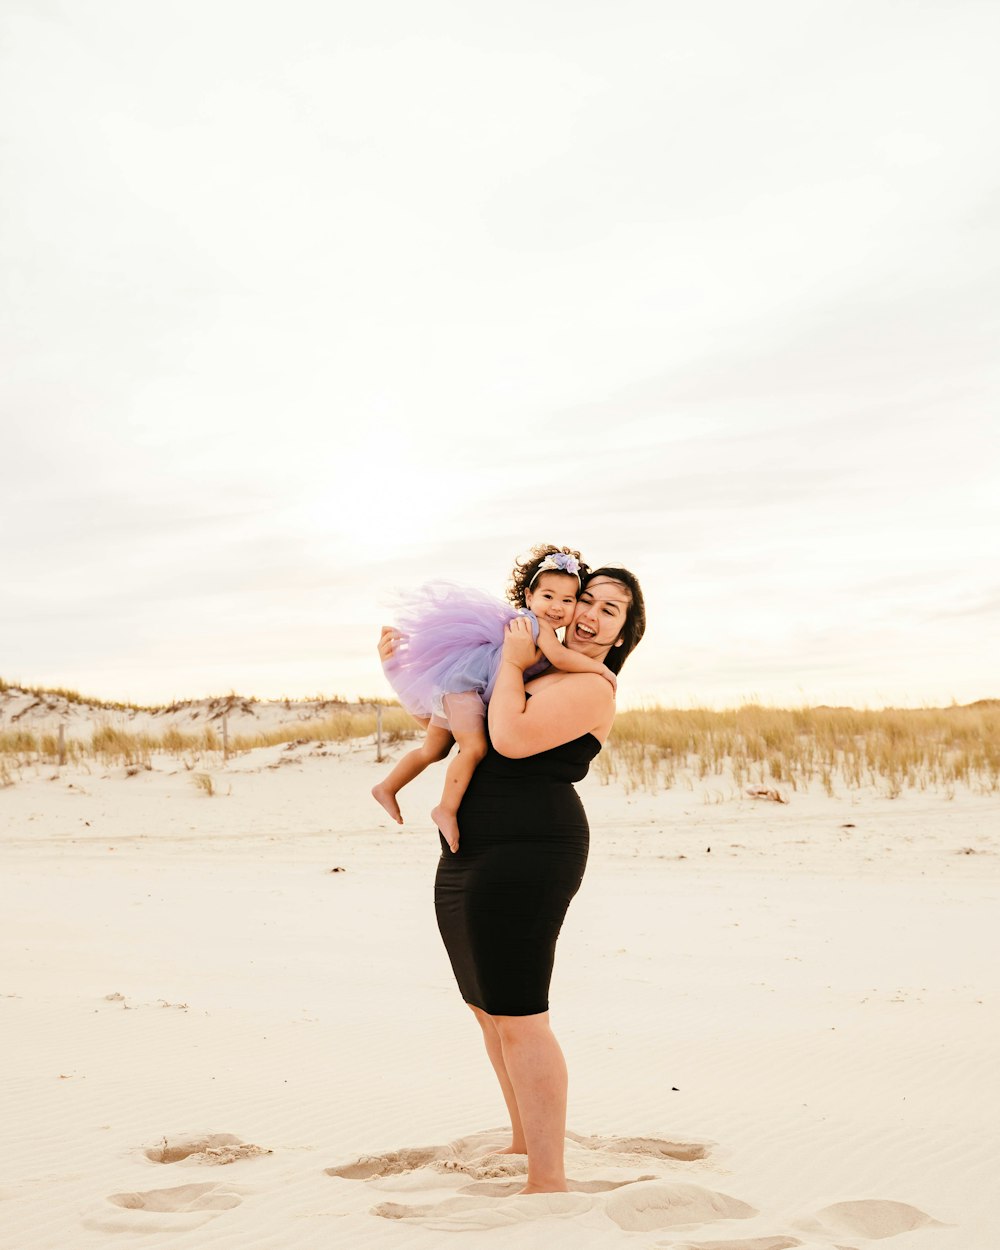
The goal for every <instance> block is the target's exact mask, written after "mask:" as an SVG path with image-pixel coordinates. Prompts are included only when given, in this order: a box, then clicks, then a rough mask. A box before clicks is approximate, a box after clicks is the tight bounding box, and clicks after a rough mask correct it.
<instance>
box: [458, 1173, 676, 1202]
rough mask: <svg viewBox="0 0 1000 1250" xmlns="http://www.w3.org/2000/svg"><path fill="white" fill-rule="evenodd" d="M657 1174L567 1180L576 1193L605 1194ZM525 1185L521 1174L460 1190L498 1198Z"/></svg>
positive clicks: (476, 1183) (649, 1179) (651, 1179)
mask: <svg viewBox="0 0 1000 1250" xmlns="http://www.w3.org/2000/svg"><path fill="white" fill-rule="evenodd" d="M655 1180H656V1177H655V1176H650V1175H646V1176H636V1177H634V1178H632V1179H626V1180H615V1181H607V1180H590V1181H573V1180H569V1181H567V1182H566V1183H567V1185H569V1189H570V1193H574V1194H605V1193H610V1192H611V1190H612V1189H621V1188H622V1186H624V1185H637V1184H638V1183H639V1182H640V1181H655ZM523 1185H524V1177H523V1176H521V1177H520V1178H519V1179H518V1180H516V1181H476V1182H475V1183H474V1184H472V1185H464V1186H463V1187H462V1188H461V1189H460V1190H459V1191H458V1192H459V1193H460V1194H492V1195H493V1196H494V1197H496V1198H509V1197H511V1196H512V1195H514V1194H516V1193H517V1191H518V1190H519V1189H520V1188H521V1187H522V1186H523Z"/></svg>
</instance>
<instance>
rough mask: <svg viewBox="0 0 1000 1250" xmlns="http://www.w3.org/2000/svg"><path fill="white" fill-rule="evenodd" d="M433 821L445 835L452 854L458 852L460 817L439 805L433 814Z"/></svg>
mask: <svg viewBox="0 0 1000 1250" xmlns="http://www.w3.org/2000/svg"><path fill="white" fill-rule="evenodd" d="M431 820H433V821H434V823H435V824H436V825H437V827H438V828H439V829H440V830H441V833H442V834H443V835H444V840H445V841H446V842H447V843H448V845H449V846H450V847H451V849H452V852H453V853H454V852H455V851H457V850H458V817H457V816H456V815H455V813H454V812H449V811H447V810H446V809H445V808H443V807H442V806H441V804H440V803H439V804H438V805H437V807H435V809H434V810H433V811H432V812H431Z"/></svg>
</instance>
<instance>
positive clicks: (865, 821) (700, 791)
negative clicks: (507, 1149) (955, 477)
mask: <svg viewBox="0 0 1000 1250" xmlns="http://www.w3.org/2000/svg"><path fill="white" fill-rule="evenodd" d="M394 749H395V750H396V751H397V752H398V751H399V750H401V749H403V748H402V747H397V748H394ZM374 756H375V753H374V749H373V747H372V745H371V743H370V742H359V743H353V744H348V745H345V746H340V747H332V746H330V745H326V746H317V745H315V744H312V743H304V744H300V745H298V746H295V747H293V748H291V749H290V750H289V749H286V748H283V747H274V748H266V749H261V750H257V751H254V752H251V753H249V754H246V755H242V756H239V757H237V758H235V759H233V760H230V761H229V763H228V764H227V765H225V766H221V765H220V766H218V767H213V768H211V769H208V770H207V771H209V772H210V774H211V777H212V779H213V784H214V788H215V791H216V793H215V795H214V797H209V796H208V795H206V794H205V793H203V792H201V791H199V790H198V789H197V787H196V786H195V785H194V784H193V781H192V777H193V774H192V773H191V772H188V771H186V770H185V769H184V768H183V767H182V766H181V765H180V763H179V762H178V760H177V759H174V758H172V757H168V756H165V755H157V756H154V758H153V768H152V770H151V771H143V772H140V773H138V774H137V775H134V776H131V777H126V776H125V771H124V769H122V768H113V769H104V768H102V767H101V766H100V765H99V764H95V763H93V762H91V764H90V766H89V771H88V769H87V768H86V767H83V766H78V765H73V766H67V767H64V768H63V769H61V770H57V769H54V768H51V767H49V768H40V769H38V770H37V771H35V772H31V771H30V770H28V771H26V772H25V773H24V774H23V775H22V777H21V779H20V781H19V782H18V783H17V784H16V785H13V786H10V787H8V788H6V789H4V790H2V791H0V856H2V864H0V873H2V885H0V895H2V899H0V901H2V907H0V938H2V950H3V960H2V967H3V973H2V982H0V1048H2V1059H0V1061H2V1070H3V1076H4V1081H3V1088H4V1095H3V1114H2V1116H0V1160H2V1162H0V1226H2V1228H3V1230H4V1232H3V1235H2V1238H0V1241H2V1244H3V1245H4V1246H10V1247H13V1248H16V1250H28V1248H32V1250H33V1248H36V1247H37V1248H42V1247H53V1248H56V1247H58V1248H59V1250H87V1248H89V1247H108V1246H129V1245H137V1246H138V1245H141V1246H143V1247H148V1248H150V1250H158V1248H163V1250H166V1248H168V1247H169V1248H170V1250H176V1248H183V1247H197V1248H198V1250H202V1248H205V1250H216V1248H218V1250H223V1248H230V1247H232V1248H235V1247H241V1248H242V1247H247V1246H251V1247H254V1248H255V1250H256V1248H259V1250H266V1248H271V1247H273V1248H279V1247H281V1248H284V1247H289V1248H292V1247H294V1248H296V1250H300V1248H301V1250H311V1248H313V1247H316V1248H319V1247H329V1246H352V1247H356V1246H361V1247H373V1248H375V1247H379V1248H381V1247H386V1248H389V1247H407V1248H411V1247H412V1248H414V1250H423V1248H424V1247H428V1248H429V1247H438V1246H454V1247H458V1248H460V1247H465V1246H469V1247H471V1246H476V1247H480V1246H495V1247H504V1248H507V1247H518V1248H520V1247H526V1248H527V1247H546V1248H548V1247H552V1246H566V1247H574V1248H577V1247H580V1248H584V1250H586V1248H589V1247H595V1248H597V1247H601V1248H602V1250H603V1248H605V1247H613V1246H636V1247H671V1248H672V1250H689V1248H690V1247H694V1246H699V1247H714V1248H715V1250H723V1248H725V1250H782V1248H784V1247H792V1246H802V1247H809V1248H817V1247H822V1248H823V1250H831V1248H832V1247H840V1248H841V1250H843V1248H845V1247H855V1248H860V1247H865V1246H870V1245H873V1244H875V1243H876V1242H879V1243H880V1244H882V1243H883V1242H884V1244H886V1245H889V1246H892V1247H894V1250H917V1248H919V1250H997V1247H1000V1196H998V1193H997V1177H998V1176H1000V1132H998V1128H997V1124H998V1116H1000V1096H998V1065H997V1054H998V1036H1000V1029H998V1023H1000V971H998V967H1000V961H998V960H997V958H996V938H997V924H996V918H997V915H998V910H997V903H998V897H1000V853H998V852H1000V797H998V796H995V795H994V796H985V795H981V794H975V793H970V792H968V791H963V790H961V789H960V790H959V791H958V793H957V794H956V795H955V797H954V798H951V799H949V798H947V797H946V796H945V795H943V794H940V793H934V792H930V791H928V792H919V791H916V792H915V791H904V793H903V794H902V795H901V796H900V797H899V798H898V799H895V800H891V799H888V798H886V797H883V796H881V795H879V794H877V793H876V792H874V791H860V792H849V791H844V792H843V793H841V794H839V795H837V796H836V797H833V798H830V797H827V796H826V795H825V794H823V793H822V789H821V787H819V786H817V787H815V788H814V791H813V792H811V793H801V792H800V793H796V794H792V795H790V798H791V801H790V802H789V803H788V804H787V805H779V804H776V803H773V802H767V801H762V800H753V799H750V798H749V797H747V796H745V795H740V794H739V793H738V791H737V790H736V789H735V787H733V786H732V785H728V786H727V784H726V783H725V779H719V778H715V779H712V784H706V783H702V782H699V781H697V780H695V779H693V778H687V777H684V776H682V777H681V778H680V782H679V784H678V786H677V787H675V788H674V789H672V790H670V791H668V792H665V793H660V794H649V793H643V792H637V793H631V794H628V793H626V792H625V791H624V790H623V789H622V787H621V786H620V785H619V784H617V783H612V784H610V785H602V784H601V781H600V779H599V778H598V777H597V776H596V775H593V776H591V777H590V778H588V779H587V781H585V782H584V783H583V784H582V785H581V787H580V791H581V794H582V796H583V799H584V802H585V804H586V806H587V809H588V813H589V815H590V819H591V826H592V850H591V859H590V864H589V867H588V870H587V876H586V879H585V882H584V885H583V888H582V889H581V892H580V894H579V895H578V896H577V898H576V900H575V901H574V903H573V905H572V907H571V908H570V912H569V915H568V917H567V921H566V924H565V927H564V930H563V936H562V938H561V941H560V946H559V950H558V956H557V964H556V972H555V978H554V982H553V987H552V1019H553V1024H554V1027H555V1029H556V1031H557V1034H558V1036H559V1038H560V1040H561V1042H562V1045H563V1048H564V1050H565V1052H566V1056H567V1060H568V1064H569V1070H570V1107H569V1129H570V1131H571V1136H570V1138H569V1141H568V1150H567V1161H568V1173H569V1176H570V1177H571V1180H572V1184H573V1191H572V1192H571V1193H569V1194H565V1195H552V1196H532V1197H514V1196H510V1195H511V1193H512V1191H514V1190H516V1189H517V1188H519V1186H520V1184H521V1183H522V1180H521V1179H519V1178H520V1175H521V1173H522V1172H523V1164H524V1160H523V1159H517V1158H511V1157H496V1156H494V1157H492V1158H491V1157H490V1156H489V1151H490V1150H491V1149H496V1148H499V1147H502V1146H503V1145H504V1144H505V1138H504V1133H503V1130H502V1125H503V1122H504V1114H503V1104H502V1101H501V1099H500V1094H499V1091H498V1089H497V1088H496V1086H495V1083H494V1080H493V1076H492V1073H491V1070H490V1069H489V1067H488V1064H487V1061H486V1058H485V1054H484V1053H483V1051H482V1046H481V1042H480V1036H479V1030H478V1027H477V1026H476V1024H475V1022H474V1020H473V1018H472V1015H471V1013H470V1012H469V1011H468V1009H467V1008H466V1007H465V1005H464V1004H463V1003H462V1002H461V999H460V998H459V995H458V993H457V990H456V988H455V985H454V982H453V980H452V977H451V972H450V968H449V966H448V961H447V957H446V955H445V952H444V948H443V947H442V945H441V942H440V939H439V937H438V933H437V930H436V926H435V921H434V912H433V905H432V881H433V875H434V868H435V862H436V860H437V857H438V854H439V846H438V842H437V836H436V834H435V833H434V831H433V830H432V828H431V827H430V824H429V821H428V819H427V816H426V813H427V812H428V811H429V810H430V808H431V806H432V805H433V802H434V801H435V798H436V794H437V791H438V788H439V786H440V780H441V774H440V769H437V770H431V771H429V772H428V773H427V774H425V775H424V777H422V778H421V779H419V781H418V782H416V783H414V784H413V785H412V786H411V787H409V788H408V789H407V790H406V791H405V792H404V794H403V795H402V796H401V797H402V802H403V810H404V813H405V814H406V815H407V817H408V824H407V825H406V826H404V827H403V829H398V828H397V827H396V826H394V825H393V824H392V823H391V822H390V821H389V819H388V817H387V816H386V815H385V814H384V813H383V812H382V810H381V809H380V808H379V807H378V806H377V805H376V804H375V803H374V801H373V800H372V799H371V798H370V796H369V793H368V791H369V787H370V786H371V785H372V783H373V782H374V781H375V780H376V779H377V778H378V777H379V776H381V775H382V773H383V772H384V771H385V767H386V766H385V765H380V764H378V763H376V762H375V758H374ZM477 1159H478V1160H479V1161H478V1162H477V1161H476V1160H477Z"/></svg>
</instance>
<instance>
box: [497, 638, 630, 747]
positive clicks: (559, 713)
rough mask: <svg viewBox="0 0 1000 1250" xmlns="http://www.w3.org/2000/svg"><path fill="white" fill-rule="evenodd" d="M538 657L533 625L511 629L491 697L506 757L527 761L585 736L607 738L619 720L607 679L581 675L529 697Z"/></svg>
mask: <svg viewBox="0 0 1000 1250" xmlns="http://www.w3.org/2000/svg"><path fill="white" fill-rule="evenodd" d="M534 658H535V645H534V642H533V641H532V637H531V625H530V622H529V621H528V620H527V619H526V618H524V617H518V618H516V619H515V620H513V621H512V622H511V623H510V625H509V626H508V630H507V635H506V637H505V639H504V647H503V659H502V662H501V664H500V672H499V673H498V674H497V680H496V685H495V686H494V688H493V694H492V696H491V698H490V707H489V725H490V738H491V740H492V742H493V745H494V747H495V748H496V749H497V751H499V752H500V754H501V755H506V756H507V757H508V758H509V759H525V758H526V757H527V756H529V755H537V754H538V753H539V752H540V751H549V750H551V749H552V748H553V747H558V746H562V744H563V743H564V742H572V741H573V740H574V738H581V737H583V735H584V734H586V733H593V734H595V736H597V737H600V738H603V736H604V734H605V732H606V731H607V729H608V727H609V725H610V723H611V721H612V719H613V718H614V694H613V693H612V691H611V688H610V687H609V685H608V683H607V682H606V681H605V680H604V678H603V677H598V676H597V675H596V674H594V673H577V674H571V675H567V676H566V677H564V678H563V679H562V680H558V681H553V682H552V684H551V685H547V686H546V687H545V688H544V689H541V690H539V691H537V693H535V694H533V695H532V698H531V700H530V702H529V701H528V699H527V698H526V697H525V694H524V670H525V669H526V668H528V667H529V666H530V665H531V664H532V663H533V662H534Z"/></svg>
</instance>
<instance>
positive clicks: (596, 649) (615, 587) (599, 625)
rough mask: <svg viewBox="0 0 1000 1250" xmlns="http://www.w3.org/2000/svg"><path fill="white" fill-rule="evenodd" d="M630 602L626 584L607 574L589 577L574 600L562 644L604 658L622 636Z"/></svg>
mask: <svg viewBox="0 0 1000 1250" xmlns="http://www.w3.org/2000/svg"><path fill="white" fill-rule="evenodd" d="M631 602H632V596H631V594H630V593H629V590H628V587H627V586H623V585H622V584H621V582H616V581H615V580H614V579H613V578H610V577H594V578H592V579H591V580H590V581H589V582H588V583H587V584H586V586H585V587H584V588H583V590H582V592H581V594H580V598H579V599H578V600H577V604H576V610H575V611H574V613H573V619H572V620H571V621H570V623H569V625H568V626H567V627H566V639H565V642H564V643H563V645H564V646H566V647H569V649H570V650H571V651H579V652H581V654H583V655H589V656H591V658H592V659H595V660H603V659H604V657H605V656H606V655H607V654H608V652H609V651H610V650H611V648H612V647H613V646H614V645H615V643H616V642H617V641H618V639H619V638H620V637H621V633H622V627H623V626H624V624H625V620H626V617H627V616H628V610H629V605H630V604H631Z"/></svg>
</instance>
